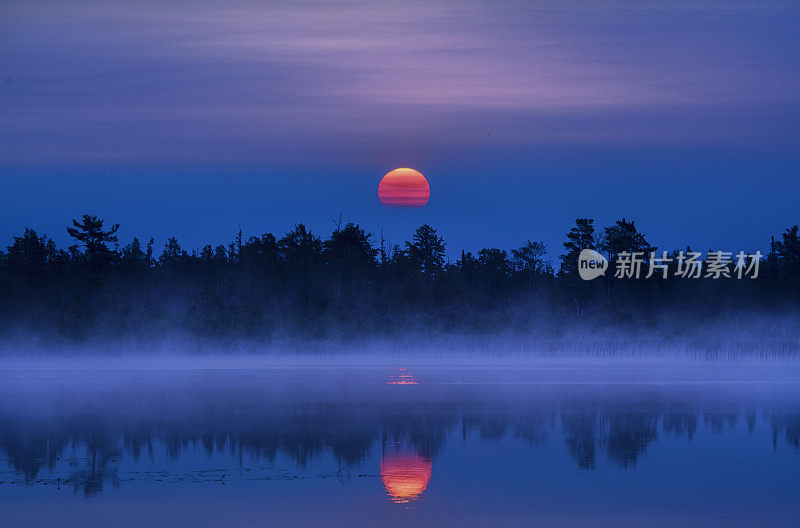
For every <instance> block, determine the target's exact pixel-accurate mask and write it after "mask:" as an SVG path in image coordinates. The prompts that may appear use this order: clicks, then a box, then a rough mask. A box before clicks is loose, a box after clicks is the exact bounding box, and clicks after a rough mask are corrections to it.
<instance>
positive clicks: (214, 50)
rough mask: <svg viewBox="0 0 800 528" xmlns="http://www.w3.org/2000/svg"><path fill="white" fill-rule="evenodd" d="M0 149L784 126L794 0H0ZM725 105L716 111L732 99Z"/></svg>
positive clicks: (200, 153) (725, 136) (711, 131)
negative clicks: (1, 1)
mask: <svg viewBox="0 0 800 528" xmlns="http://www.w3.org/2000/svg"><path fill="white" fill-rule="evenodd" d="M4 11H5V16H4V18H5V19H6V23H5V26H4V27H3V28H2V34H3V37H0V38H2V45H3V47H4V49H5V50H6V52H5V54H4V59H3V61H2V63H0V66H1V67H2V75H0V77H2V79H0V80H3V79H4V80H5V81H6V82H2V83H0V93H2V97H1V98H0V111H2V113H3V115H5V116H8V117H10V119H9V120H7V121H9V122H10V125H9V126H8V127H6V129H5V130H4V131H3V132H0V138H2V139H3V140H4V141H3V143H4V144H5V145H6V146H5V147H0V154H2V155H3V156H4V157H5V158H6V159H14V160H16V161H20V162H23V161H25V160H28V159H30V158H32V157H33V158H35V159H37V160H41V159H52V160H53V161H56V160H58V161H79V162H82V161H93V160H94V161H104V160H109V159H122V160H132V159H138V160H142V159H146V160H153V161H158V160H180V159H194V160H199V159H214V160H218V161H225V160H241V159H242V158H248V159H252V160H254V161H257V160H258V159H261V158H265V157H272V156H275V155H292V156H296V155H297V153H298V152H300V151H303V150H308V149H313V148H315V147H322V146H327V147H328V148H336V146H337V145H339V146H341V145H346V146H348V147H349V148H353V149H355V150H357V149H358V148H359V147H360V148H363V149H367V148H370V147H371V148H375V147H376V146H378V147H379V146H381V145H388V144H392V143H397V142H400V143H405V144H407V145H409V146H412V145H415V144H417V143H429V142H431V141H433V142H435V143H436V144H439V145H442V147H443V148H444V147H447V146H452V145H469V144H473V145H474V144H480V143H481V142H485V141H486V138H487V137H493V138H494V139H493V141H497V142H507V143H514V144H519V143H525V142H528V143H531V144H536V143H541V142H553V141H565V142H571V141H590V142H600V143H602V142H613V143H618V142H623V143H624V142H646V143H653V142H656V143H657V142H667V143H676V142H686V143H693V142H696V141H698V140H701V141H706V142H708V141H712V142H713V141H716V142H720V143H727V142H734V143H735V142H737V141H752V140H753V136H754V135H756V136H757V137H758V138H759V139H760V140H761V141H764V140H765V139H764V136H763V135H761V134H754V133H753V130H754V129H753V126H754V124H755V126H756V129H755V130H759V129H760V127H764V128H766V129H768V130H769V129H772V130H774V129H776V128H777V129H781V127H782V126H783V127H786V125H787V123H786V118H782V117H781V115H782V114H783V113H784V110H785V109H787V108H788V109H789V110H790V111H789V112H788V114H789V115H793V114H796V108H797V102H798V101H797V97H798V96H797V93H796V90H795V89H794V88H793V87H794V86H796V84H797V81H798V78H800V70H799V69H798V65H797V63H796V61H795V60H794V57H796V54H797V52H798V51H800V50H798V44H797V39H796V38H795V37H794V36H793V33H792V32H791V30H792V24H791V18H790V17H788V15H789V14H791V6H790V5H789V4H785V3H780V2H776V3H773V4H760V5H759V6H757V7H750V6H748V4H746V3H735V2H732V3H726V4H725V6H720V5H715V4H705V3H698V2H684V3H680V2H679V3H672V4H670V5H669V6H668V7H662V6H659V5H657V4H652V3H637V4H633V5H631V4H623V3H595V4H586V6H584V7H580V8H577V7H564V5H563V3H555V2H541V3H536V4H533V3H530V2H410V3H402V4H401V3H393V4H392V3H375V2H348V3H336V4H334V3H325V2H270V3H256V2H231V3H228V2H226V3H211V2H202V1H199V2H186V3H180V2H170V3H168V4H167V5H164V4H163V3H147V2H143V3H122V2H81V1H80V0H79V1H76V2H70V3H56V2H33V3H31V2H24V3H23V2H19V3H6V4H5V7H4ZM732 115H735V116H737V118H736V119H732V118H731V116H732Z"/></svg>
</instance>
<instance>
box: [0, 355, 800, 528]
mask: <svg viewBox="0 0 800 528" xmlns="http://www.w3.org/2000/svg"><path fill="white" fill-rule="evenodd" d="M185 367H186V365H185V364H182V365H173V366H171V367H170V368H166V369H164V368H154V367H153V368H150V367H146V366H145V367H142V366H141V365H140V366H139V367H136V368H131V366H130V365H121V364H115V365H113V366H111V367H108V366H107V365H106V364H105V363H103V362H98V363H97V364H91V362H88V363H85V364H83V365H81V366H77V365H72V364H68V363H65V364H62V365H58V366H56V367H53V368H46V369H45V368H38V367H36V366H33V367H32V366H31V365H8V364H7V365H5V366H4V367H3V368H0V512H1V513H0V525H2V526H13V527H27V526H34V527H35V526H55V525H58V526H81V527H86V526H180V525H187V526H294V525H297V526H317V525H325V526H449V525H453V526H455V525H458V526H643V525H647V526H677V525H679V524H681V525H684V526H686V525H689V526H757V525H760V526H798V524H800V478H798V475H800V369H798V367H793V366H792V367H787V366H780V367H775V366H772V367H754V366H741V365H740V366H715V365H676V364H668V363H660V364H645V363H612V364H607V363H602V362H593V363H589V364H586V363H581V364H573V363H554V362H549V363H545V362H539V363H536V364H522V363H521V364H517V365H509V366H506V367H487V366H486V365H480V364H476V365H472V366H459V367H451V366H448V367H445V366H433V365H428V366H413V365H408V364H406V365H397V364H395V365H387V366H370V367H364V366H360V367H355V366H352V365H351V366H344V365H338V366H332V365H331V366H326V367H320V366H310V365H305V366H294V367H289V366H275V365H273V366H265V365H255V364H254V365H241V364H240V365H238V366H236V367H225V368H223V366H222V365H215V364H209V363H208V362H206V363H204V364H203V365H202V366H199V367H196V368H185Z"/></svg>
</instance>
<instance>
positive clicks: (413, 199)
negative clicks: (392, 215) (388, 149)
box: [378, 167, 431, 207]
mask: <svg viewBox="0 0 800 528" xmlns="http://www.w3.org/2000/svg"><path fill="white" fill-rule="evenodd" d="M430 197H431V186H430V185H429V184H428V180H426V179H425V176H423V175H422V173H420V172H418V171H415V170H414V169H409V168H406V167H402V168H399V169H395V170H393V171H391V172H389V173H388V174H386V176H384V177H383V179H382V180H381V182H380V184H378V199H379V200H380V201H381V203H382V204H383V205H386V206H389V207H425V205H426V204H427V203H428V200H429V199H430Z"/></svg>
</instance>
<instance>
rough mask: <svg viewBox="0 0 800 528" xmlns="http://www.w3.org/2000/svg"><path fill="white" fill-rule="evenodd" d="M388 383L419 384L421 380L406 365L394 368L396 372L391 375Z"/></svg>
mask: <svg viewBox="0 0 800 528" xmlns="http://www.w3.org/2000/svg"><path fill="white" fill-rule="evenodd" d="M386 384H387V385H417V384H419V380H417V378H415V377H414V376H412V375H411V374H410V373H409V372H408V369H407V368H404V367H397V368H396V369H394V372H392V374H390V375H389V379H388V380H387V381H386Z"/></svg>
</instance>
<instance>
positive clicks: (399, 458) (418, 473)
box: [380, 450, 432, 504]
mask: <svg viewBox="0 0 800 528" xmlns="http://www.w3.org/2000/svg"><path fill="white" fill-rule="evenodd" d="M431 469H432V464H431V460H430V458H427V457H423V456H421V455H420V454H419V453H417V452H416V451H414V450H408V451H398V452H393V453H384V455H383V458H381V467H380V473H381V480H382V481H383V485H384V487H386V493H388V494H389V497H390V498H391V500H392V502H396V503H398V504H405V503H408V502H411V501H412V500H415V499H417V498H419V496H420V495H422V492H423V491H425V488H427V487H428V482H430V480H431Z"/></svg>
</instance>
